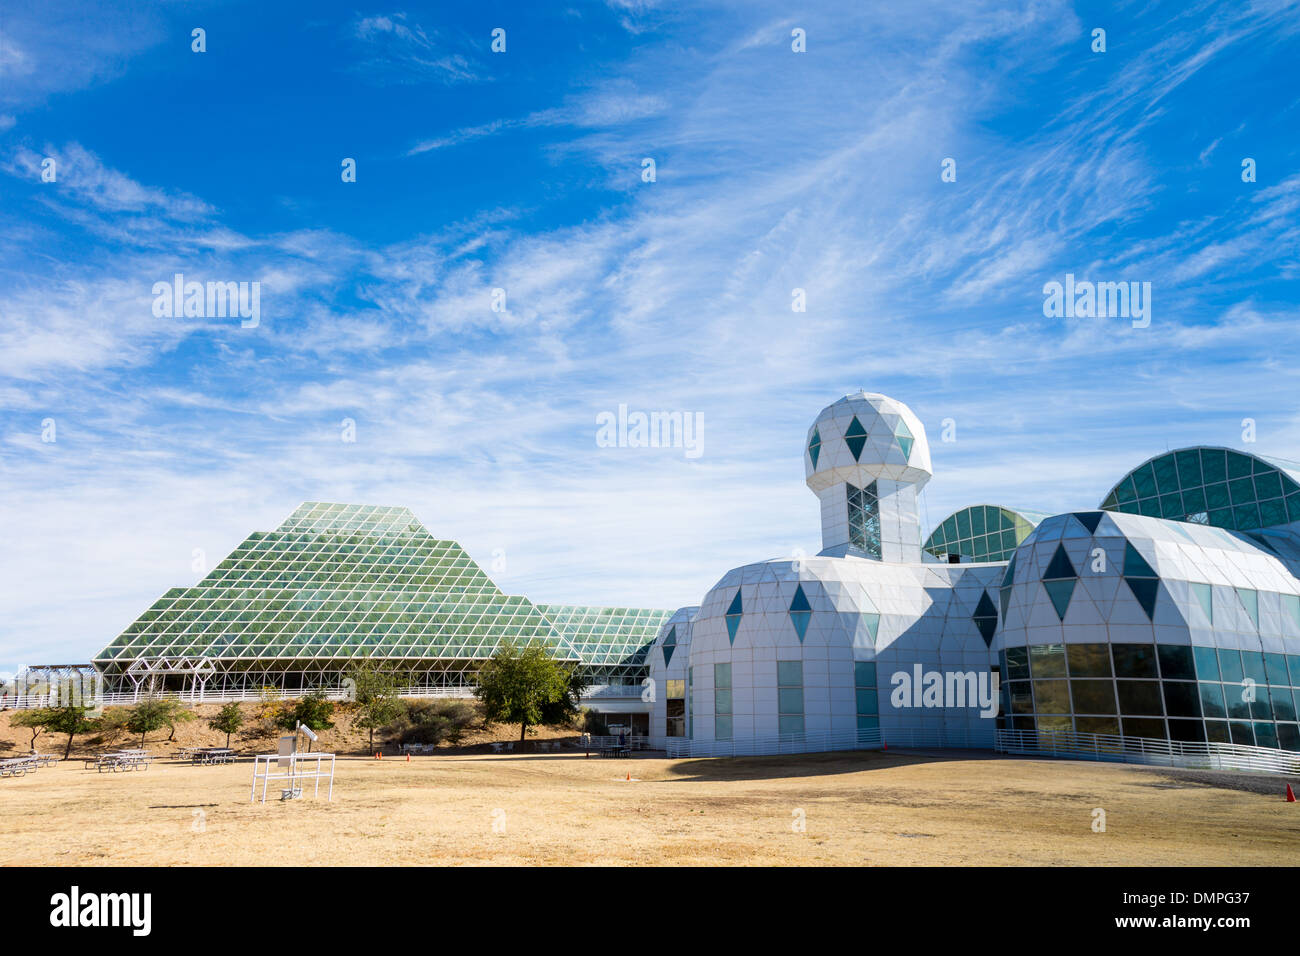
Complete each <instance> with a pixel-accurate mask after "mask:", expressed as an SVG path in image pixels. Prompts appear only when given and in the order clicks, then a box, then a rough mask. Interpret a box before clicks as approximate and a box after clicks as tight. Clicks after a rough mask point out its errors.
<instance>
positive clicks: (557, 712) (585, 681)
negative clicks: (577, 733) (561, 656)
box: [542, 665, 591, 727]
mask: <svg viewBox="0 0 1300 956" xmlns="http://www.w3.org/2000/svg"><path fill="white" fill-rule="evenodd" d="M561 669H562V670H564V671H565V673H566V674H567V679H568V684H567V686H566V687H565V690H564V693H563V694H562V695H561V696H560V697H559V699H558V700H555V701H552V702H551V703H549V704H547V705H546V706H545V707H543V708H542V723H543V724H545V725H546V726H547V727H571V726H573V724H574V723H575V722H576V721H578V720H580V719H581V718H582V711H583V708H582V695H583V694H585V693H586V692H587V688H588V687H590V686H591V678H590V677H588V676H587V672H586V670H585V669H584V668H582V667H566V666H563V665H562V666H561Z"/></svg>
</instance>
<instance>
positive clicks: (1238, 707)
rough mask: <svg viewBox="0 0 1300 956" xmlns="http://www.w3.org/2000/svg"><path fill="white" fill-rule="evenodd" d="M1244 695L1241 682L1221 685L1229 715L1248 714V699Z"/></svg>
mask: <svg viewBox="0 0 1300 956" xmlns="http://www.w3.org/2000/svg"><path fill="white" fill-rule="evenodd" d="M1246 696H1247V691H1246V688H1245V687H1244V686H1242V685H1241V684H1224V685H1223V699H1224V700H1225V701H1226V702H1227V704H1228V716H1229V717H1249V716H1250V701H1248V700H1247V699H1246Z"/></svg>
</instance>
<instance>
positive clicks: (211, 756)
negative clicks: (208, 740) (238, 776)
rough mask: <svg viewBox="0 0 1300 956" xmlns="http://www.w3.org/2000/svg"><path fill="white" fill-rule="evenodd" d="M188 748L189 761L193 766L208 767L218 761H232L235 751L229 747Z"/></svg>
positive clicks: (233, 760)
mask: <svg viewBox="0 0 1300 956" xmlns="http://www.w3.org/2000/svg"><path fill="white" fill-rule="evenodd" d="M189 749H190V751H191V752H190V762H191V763H193V764H194V766H196V767H198V766H205V767H210V766H212V765H213V764H218V763H234V762H235V752H234V751H233V750H231V749H230V748H229V747H193V748H189Z"/></svg>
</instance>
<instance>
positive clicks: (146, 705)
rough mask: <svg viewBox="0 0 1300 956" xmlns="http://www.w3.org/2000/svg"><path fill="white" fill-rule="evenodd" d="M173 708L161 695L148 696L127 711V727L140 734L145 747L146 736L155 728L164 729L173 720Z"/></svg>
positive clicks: (142, 744) (141, 742)
mask: <svg viewBox="0 0 1300 956" xmlns="http://www.w3.org/2000/svg"><path fill="white" fill-rule="evenodd" d="M171 719H172V717H171V708H170V707H168V706H167V702H166V701H165V700H164V699H163V698H161V697H146V698H145V699H144V700H142V701H140V702H139V703H138V704H136V705H135V706H134V707H132V708H131V709H130V710H129V711H128V712H127V718H126V729H127V730H129V731H130V732H131V733H133V734H139V735H140V746H141V747H142V748H143V747H144V738H145V736H146V735H147V734H151V733H153V732H154V731H155V730H162V729H163V728H164V727H166V726H167V725H168V723H169V722H170V721H171Z"/></svg>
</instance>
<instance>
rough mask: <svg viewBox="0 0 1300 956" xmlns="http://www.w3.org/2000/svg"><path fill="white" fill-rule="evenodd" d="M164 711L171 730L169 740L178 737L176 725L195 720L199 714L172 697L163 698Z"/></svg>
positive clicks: (168, 727)
mask: <svg viewBox="0 0 1300 956" xmlns="http://www.w3.org/2000/svg"><path fill="white" fill-rule="evenodd" d="M162 704H163V713H164V714H165V715H166V723H167V729H168V730H170V731H171V733H169V734H168V735H167V739H168V740H175V739H176V725H177V724H185V723H189V722H190V721H191V720H195V719H196V718H197V717H198V716H199V715H198V714H196V713H194V711H192V710H190V709H189V708H188V707H186V706H185V705H184V704H182V703H181V702H180V701H179V700H174V699H172V698H170V697H166V698H163V702H162Z"/></svg>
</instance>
